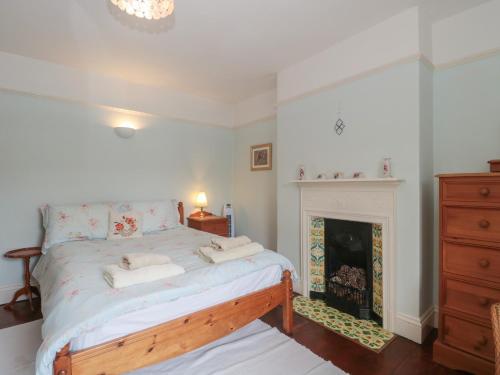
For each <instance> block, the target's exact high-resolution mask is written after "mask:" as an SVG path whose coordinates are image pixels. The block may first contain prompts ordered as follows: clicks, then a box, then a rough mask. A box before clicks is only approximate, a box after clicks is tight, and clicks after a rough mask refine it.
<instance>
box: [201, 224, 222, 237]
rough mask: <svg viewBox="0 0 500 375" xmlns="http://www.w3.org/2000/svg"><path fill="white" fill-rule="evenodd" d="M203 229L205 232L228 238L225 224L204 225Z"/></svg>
mask: <svg viewBox="0 0 500 375" xmlns="http://www.w3.org/2000/svg"><path fill="white" fill-rule="evenodd" d="M202 227H203V228H202V230H203V231H205V232H209V233H213V234H217V235H219V236H227V225H226V223H225V222H210V223H204V224H203V226H202Z"/></svg>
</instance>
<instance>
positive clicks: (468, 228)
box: [443, 206, 500, 242]
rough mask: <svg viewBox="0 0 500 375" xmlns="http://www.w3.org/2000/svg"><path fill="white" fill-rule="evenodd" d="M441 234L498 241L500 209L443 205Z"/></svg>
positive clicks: (499, 238)
mask: <svg viewBox="0 0 500 375" xmlns="http://www.w3.org/2000/svg"><path fill="white" fill-rule="evenodd" d="M443 234H444V235H445V236H449V237H456V238H471V239H477V240H483V241H493V242H499V241H500V210H497V209H488V208H464V207H448V206H444V207H443Z"/></svg>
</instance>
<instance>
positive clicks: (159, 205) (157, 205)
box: [111, 200, 179, 233]
mask: <svg viewBox="0 0 500 375" xmlns="http://www.w3.org/2000/svg"><path fill="white" fill-rule="evenodd" d="M111 209H112V210H114V211H117V212H122V213H123V212H129V211H135V212H140V213H142V218H143V228H142V230H143V232H144V233H150V232H157V231H161V230H165V229H171V228H175V227H177V226H178V225H179V217H178V212H177V205H176V201H174V200H166V201H138V202H115V203H112V204H111Z"/></svg>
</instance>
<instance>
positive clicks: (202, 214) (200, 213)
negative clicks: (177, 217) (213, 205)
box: [189, 210, 213, 218]
mask: <svg viewBox="0 0 500 375" xmlns="http://www.w3.org/2000/svg"><path fill="white" fill-rule="evenodd" d="M189 216H190V217H201V218H203V217H207V216H213V214H212V213H211V212H208V211H203V210H200V211H198V212H194V213H192V214H191V215H189Z"/></svg>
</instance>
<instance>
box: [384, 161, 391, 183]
mask: <svg viewBox="0 0 500 375" xmlns="http://www.w3.org/2000/svg"><path fill="white" fill-rule="evenodd" d="M384 177H385V178H390V177H392V166H391V158H384Z"/></svg>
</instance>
